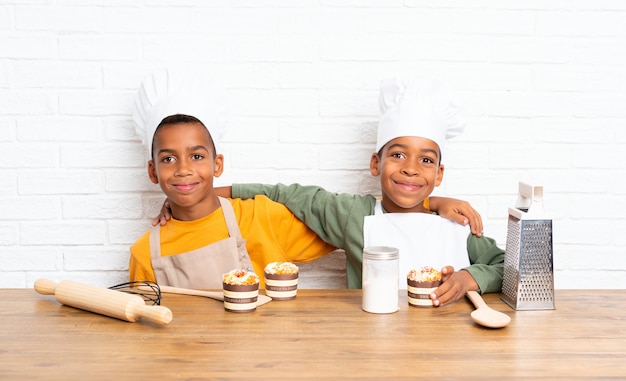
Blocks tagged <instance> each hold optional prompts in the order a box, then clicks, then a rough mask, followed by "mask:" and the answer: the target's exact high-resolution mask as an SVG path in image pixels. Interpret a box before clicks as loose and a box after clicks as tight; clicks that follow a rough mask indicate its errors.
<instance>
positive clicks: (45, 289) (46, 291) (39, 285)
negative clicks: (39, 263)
mask: <svg viewBox="0 0 626 381" xmlns="http://www.w3.org/2000/svg"><path fill="white" fill-rule="evenodd" d="M56 288H57V283H55V282H53V281H51V280H49V279H43V278H41V279H37V280H36V281H35V291H37V292H38V293H39V294H41V295H54V293H55V291H56Z"/></svg>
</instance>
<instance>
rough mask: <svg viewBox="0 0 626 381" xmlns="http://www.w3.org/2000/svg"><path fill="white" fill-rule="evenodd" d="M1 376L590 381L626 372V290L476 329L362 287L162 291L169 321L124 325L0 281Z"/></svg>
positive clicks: (560, 302) (499, 305) (580, 295)
mask: <svg viewBox="0 0 626 381" xmlns="http://www.w3.org/2000/svg"><path fill="white" fill-rule="evenodd" d="M0 301H2V303H1V304H0V322H1V323H0V340H1V341H0V342H1V345H0V379H2V380H14V379H19V380H29V379H59V380H71V379H88V380H99V379H107V380H126V379H133V380H147V379H150V378H152V379H158V380H166V379H204V380H210V379H220V380H231V379H232V380H235V379H237V380H245V379H272V380H276V379H290V380H293V379H320V378H330V379H359V380H366V379H371V380H380V379H392V380H398V379H414V378H417V377H426V376H428V377H429V378H432V379H440V378H445V377H447V378H450V379H459V378H468V379H489V378H492V379H498V380H500V379H503V378H507V379H515V378H518V379H528V378H542V379H551V378H557V377H560V378H562V379H568V380H570V379H577V378H578V379H581V378H588V379H597V378H600V377H611V378H622V377H626V291H624V290H557V291H556V293H555V301H556V309H555V310H544V311H515V310H513V309H511V308H510V307H509V306H507V305H506V304H504V303H503V302H502V301H501V300H500V299H499V295H498V294H490V295H486V296H485V301H486V302H487V303H488V304H489V305H490V306H491V307H493V308H494V309H496V310H500V311H503V312H505V313H506V314H508V315H509V316H511V318H512V322H511V324H510V325H508V326H507V327H505V328H502V329H488V328H483V327H480V326H478V325H476V324H474V323H473V322H472V320H471V319H470V312H471V311H472V310H473V306H472V305H471V303H470V302H469V300H467V299H465V300H461V301H459V302H457V303H455V304H453V305H451V306H447V307H442V308H416V307H409V306H408V305H407V299H406V295H403V294H401V297H400V311H398V312H396V313H393V314H388V315H377V314H369V313H366V312H363V311H362V310H361V290H298V296H297V298H296V299H295V300H291V301H272V302H270V303H268V304H266V305H263V306H261V307H259V308H257V310H256V311H255V312H252V313H245V314H237V313H230V312H226V311H224V308H223V304H222V303H221V302H219V301H215V300H212V299H207V298H203V297H197V296H185V295H173V294H164V296H163V300H162V305H165V306H167V307H169V308H170V309H171V310H172V312H173V315H174V318H173V320H172V322H171V323H169V324H168V325H164V326H158V325H155V324H152V323H150V322H143V321H139V322H136V323H129V322H125V321H121V320H117V319H114V318H109V317H105V316H101V315H97V314H94V313H90V312H86V311H82V310H78V309H75V308H72V307H68V306H63V305H61V304H59V303H58V302H57V301H56V299H55V298H54V297H53V296H44V295H39V294H37V293H35V291H34V290H31V289H0Z"/></svg>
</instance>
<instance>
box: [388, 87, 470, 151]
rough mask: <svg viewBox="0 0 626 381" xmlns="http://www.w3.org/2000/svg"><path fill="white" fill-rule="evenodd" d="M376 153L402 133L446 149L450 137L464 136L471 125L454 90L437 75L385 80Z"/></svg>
mask: <svg viewBox="0 0 626 381" xmlns="http://www.w3.org/2000/svg"><path fill="white" fill-rule="evenodd" d="M379 106H380V109H381V113H382V117H381V119H380V122H379V124H378V135H377V139H376V152H378V151H379V150H380V149H381V148H382V147H383V146H384V145H385V144H387V143H388V142H389V141H390V140H392V139H395V138H397V137H401V136H418V137H422V138H427V139H430V140H432V141H434V142H435V143H437V144H438V145H439V149H440V150H441V151H442V152H443V150H444V147H445V141H446V139H447V138H452V137H454V136H457V135H460V134H461V133H462V132H463V129H464V128H465V125H466V124H467V118H466V116H465V113H464V112H463V110H462V109H461V107H460V104H459V101H458V100H457V99H456V96H455V94H453V92H452V90H451V89H450V88H448V86H446V84H445V83H443V82H442V81H440V80H438V79H436V78H433V77H426V76H424V77H395V78H390V79H385V80H383V81H382V82H381V86H380V97H379Z"/></svg>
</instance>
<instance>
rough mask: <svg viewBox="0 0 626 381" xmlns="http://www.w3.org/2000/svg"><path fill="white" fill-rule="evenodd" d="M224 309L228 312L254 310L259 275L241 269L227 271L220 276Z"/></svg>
mask: <svg viewBox="0 0 626 381" xmlns="http://www.w3.org/2000/svg"><path fill="white" fill-rule="evenodd" d="M222 285H223V288H224V309H225V310H226V311H229V312H251V311H254V310H256V302H257V299H258V296H259V277H258V276H257V275H256V274H255V273H253V272H251V271H246V270H242V269H235V270H231V271H230V272H227V273H226V274H224V275H223V277H222Z"/></svg>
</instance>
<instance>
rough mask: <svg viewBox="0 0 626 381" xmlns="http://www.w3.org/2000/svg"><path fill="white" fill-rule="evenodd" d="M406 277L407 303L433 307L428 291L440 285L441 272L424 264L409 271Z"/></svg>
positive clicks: (415, 305)
mask: <svg viewBox="0 0 626 381" xmlns="http://www.w3.org/2000/svg"><path fill="white" fill-rule="evenodd" d="M406 278H407V292H408V297H409V305H410V306H414V307H433V301H432V299H431V298H430V293H431V292H433V291H434V290H435V289H436V288H437V287H439V285H441V272H439V270H437V269H436V268H434V267H431V266H424V267H421V268H420V269H417V270H415V269H413V270H411V271H409V273H408V274H407V277H406Z"/></svg>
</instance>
